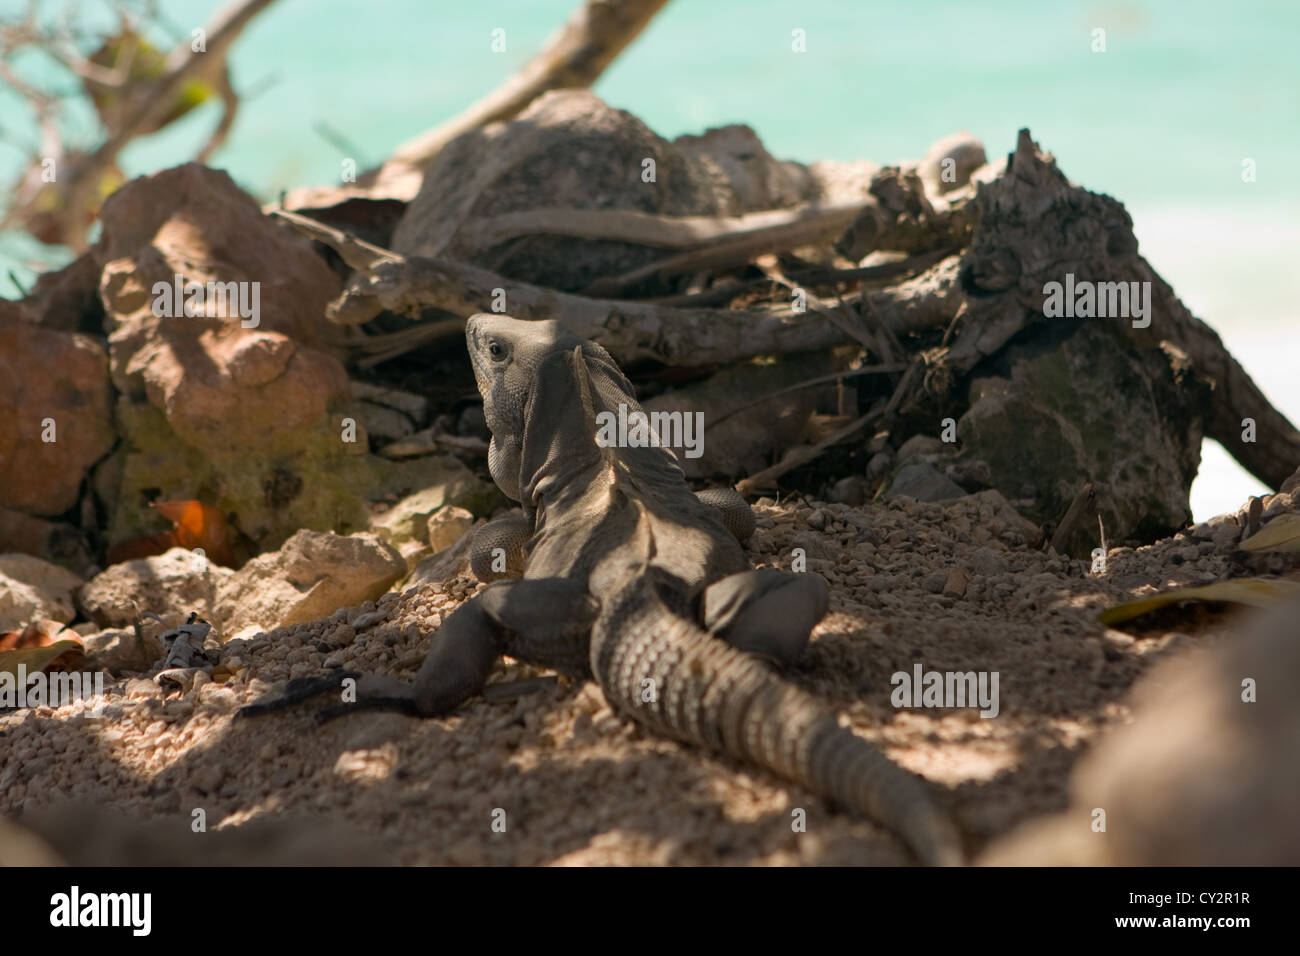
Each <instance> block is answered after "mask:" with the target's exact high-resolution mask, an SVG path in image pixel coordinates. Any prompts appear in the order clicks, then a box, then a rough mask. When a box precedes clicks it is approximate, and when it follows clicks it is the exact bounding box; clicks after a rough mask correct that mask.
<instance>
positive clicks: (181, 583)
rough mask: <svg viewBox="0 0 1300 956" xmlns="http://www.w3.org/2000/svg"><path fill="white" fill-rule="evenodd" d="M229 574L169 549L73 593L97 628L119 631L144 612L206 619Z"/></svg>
mask: <svg viewBox="0 0 1300 956" xmlns="http://www.w3.org/2000/svg"><path fill="white" fill-rule="evenodd" d="M233 573H234V572H233V571H231V570H230V569H229V568H223V567H220V566H219V565H215V564H213V563H212V562H211V561H204V560H200V559H199V558H198V557H197V556H196V555H195V554H194V553H193V552H191V551H187V550H186V549H184V548H171V549H170V550H168V551H167V552H165V553H164V554H159V555H154V556H152V557H148V558H137V559H135V560H134V561H123V562H121V563H120V564H115V565H113V566H112V567H110V568H107V569H106V570H104V571H102V572H101V573H99V574H97V575H96V576H95V577H94V578H93V579H91V580H90V581H89V582H87V583H86V585H85V586H84V587H82V588H81V590H80V591H78V592H77V607H78V608H79V609H80V610H81V612H82V613H83V614H84V615H85V616H86V617H88V618H90V619H91V620H93V621H94V622H95V623H97V624H98V625H100V626H101V627H122V626H124V625H128V624H131V623H132V622H133V621H134V620H135V619H136V616H137V615H141V614H144V613H146V612H149V611H152V612H153V613H154V614H157V615H158V616H159V617H166V616H167V615H168V614H173V615H179V616H180V617H181V618H185V617H187V616H189V614H190V613H191V612H193V613H196V614H198V616H199V617H201V618H205V619H210V615H211V613H212V606H213V603H214V602H215V600H216V596H217V589H218V587H219V586H220V585H221V583H222V582H223V581H225V580H226V579H228V578H229V577H230V576H231V575H232V574H233Z"/></svg>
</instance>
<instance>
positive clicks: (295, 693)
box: [235, 670, 361, 720]
mask: <svg viewBox="0 0 1300 956" xmlns="http://www.w3.org/2000/svg"><path fill="white" fill-rule="evenodd" d="M360 676H361V675H360V674H358V673H357V672H356V671H343V670H339V671H332V672H330V673H329V674H323V675H321V676H319V677H295V678H294V679H293V680H291V681H289V683H288V684H286V685H285V688H284V692H283V693H281V694H279V695H271V696H267V697H263V698H262V699H261V700H256V701H254V702H253V703H251V704H249V705H247V706H246V707H241V708H239V710H237V711H235V719H236V720H238V719H241V718H245V717H261V716H262V715H263V714H271V713H274V712H275V711H277V710H288V709H289V708H290V707H293V706H295V705H296V704H301V703H302V702H303V701H305V700H311V699H312V698H313V697H319V696H320V695H321V694H328V693H331V692H333V693H337V692H338V689H339V685H340V684H342V683H343V681H344V680H346V679H347V678H349V677H351V678H354V679H355V678H358V677H360Z"/></svg>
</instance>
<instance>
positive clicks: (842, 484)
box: [826, 475, 867, 507]
mask: <svg viewBox="0 0 1300 956" xmlns="http://www.w3.org/2000/svg"><path fill="white" fill-rule="evenodd" d="M826 500H827V501H830V502H831V503H832V504H841V505H850V506H853V507H856V506H858V505H860V504H862V502H864V501H866V500H867V483H866V481H865V480H864V479H862V478H859V477H858V476H857V475H850V476H849V477H847V478H841V479H840V480H839V481H837V482H835V484H834V485H832V486H831V490H830V494H828V495H827V497H826Z"/></svg>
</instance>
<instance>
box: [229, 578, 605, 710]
mask: <svg viewBox="0 0 1300 956" xmlns="http://www.w3.org/2000/svg"><path fill="white" fill-rule="evenodd" d="M598 612H599V607H598V605H597V604H596V602H595V601H594V600H593V599H592V598H591V596H590V595H589V594H587V590H586V588H585V587H583V586H582V585H581V584H580V583H578V582H577V581H573V580H570V579H568V578H533V579H527V580H519V581H501V582H498V583H496V584H493V585H490V586H489V587H487V588H484V589H483V590H482V591H480V592H479V593H478V594H477V595H475V596H474V597H473V598H471V599H470V600H468V601H466V602H465V603H464V604H462V605H461V606H460V607H459V608H457V609H456V610H455V611H454V612H452V614H451V615H450V616H449V617H448V618H447V619H446V620H445V621H443V623H442V626H441V627H440V628H438V630H437V632H436V633H435V634H434V635H433V644H432V646H431V647H430V648H429V653H428V654H427V655H426V656H425V658H424V663H423V664H421V666H420V671H419V673H418V674H417V675H416V678H415V682H414V683H413V684H409V683H406V682H405V681H402V680H399V679H397V678H395V677H391V676H389V675H386V674H358V673H354V672H351V671H335V672H334V673H332V674H326V675H323V676H321V677H308V678H301V679H299V680H296V681H291V682H290V684H289V686H288V687H287V688H286V689H285V692H284V693H283V694H282V695H281V696H279V697H275V698H271V699H268V700H262V701H257V702H255V703H253V704H250V705H249V706H247V707H244V708H243V709H242V710H240V711H239V715H240V716H241V717H255V716H260V715H262V714H267V713H273V712H275V711H278V710H284V709H286V708H288V707H291V706H293V705H295V704H299V703H302V702H303V701H305V700H308V699H310V698H312V697H318V696H320V695H322V694H327V693H335V694H336V693H338V692H339V691H340V689H341V687H342V686H343V685H342V682H343V680H344V679H348V678H351V679H353V680H355V681H356V685H355V686H356V692H357V694H356V699H355V701H353V702H351V703H345V704H340V705H337V706H334V707H330V708H327V709H326V710H323V711H321V713H320V714H319V715H318V717H319V719H321V720H332V719H334V718H336V717H343V716H346V715H347V714H350V713H354V712H356V711H357V710H396V711H400V712H402V713H406V714H411V715H412V716H420V717H437V716H440V715H443V714H448V713H451V712H452V711H454V710H455V709H456V708H457V707H459V706H460V705H461V704H463V703H464V702H465V701H466V700H468V699H469V698H471V697H473V696H474V695H475V694H478V693H480V692H481V691H482V690H483V686H484V685H485V684H486V683H487V678H488V675H489V674H490V673H491V672H492V665H493V664H495V663H496V661H497V658H499V657H500V656H501V655H502V654H508V655H510V656H511V657H514V658H516V659H518V660H521V661H525V662H527V663H530V664H537V665H540V666H542V667H551V668H554V669H555V670H558V671H562V672H563V673H566V674H572V675H574V676H579V677H586V676H588V674H589V667H590V665H589V662H588V646H589V640H590V635H591V626H592V624H593V623H595V620H596V616H597V614H598Z"/></svg>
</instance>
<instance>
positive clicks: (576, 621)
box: [242, 314, 962, 864]
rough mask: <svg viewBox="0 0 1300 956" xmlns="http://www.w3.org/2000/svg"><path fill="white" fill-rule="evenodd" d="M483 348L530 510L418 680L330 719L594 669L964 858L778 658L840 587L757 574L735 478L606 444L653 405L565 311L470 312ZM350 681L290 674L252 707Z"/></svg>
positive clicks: (663, 454)
mask: <svg viewBox="0 0 1300 956" xmlns="http://www.w3.org/2000/svg"><path fill="white" fill-rule="evenodd" d="M466 340H467V344H468V346H469V354H470V359H471V361H472V362H473V365H474V375H475V377H476V379H477V380H478V388H479V391H480V392H481V393H482V395H483V411H484V415H485V416H486V418H487V423H488V427H489V428H490V429H491V432H492V443H491V446H490V449H489V454H488V465H489V469H490V471H491V473H492V478H493V480H494V481H495V482H496V483H497V485H498V486H499V487H500V488H501V490H502V491H503V492H504V493H505V494H506V495H507V496H508V497H510V498H511V499H513V500H515V501H518V502H519V503H520V504H521V505H522V511H523V513H522V514H519V513H515V514H512V515H509V516H506V517H504V518H498V519H497V520H495V521H491V522H489V523H488V524H486V525H484V526H483V527H482V528H481V529H480V530H479V532H478V533H477V534H476V535H475V538H474V541H473V545H472V548H471V567H472V569H473V571H474V574H475V575H476V576H477V577H478V578H479V579H480V580H482V581H485V582H492V583H490V584H489V585H488V587H486V588H484V589H483V590H482V591H480V592H479V593H478V594H477V595H476V596H475V597H473V598H472V599H470V600H469V601H467V602H465V604H463V605H462V606H461V607H459V608H458V609H457V610H456V611H455V612H454V613H453V614H451V615H450V616H449V617H448V618H447V619H446V620H445V621H444V622H443V624H442V627H440V628H439V629H438V631H437V633H435V634H434V636H433V642H432V646H431V648H430V650H429V653H428V656H427V657H426V658H425V660H424V663H423V665H422V666H421V668H420V671H419V674H418V676H417V677H416V679H415V683H414V685H410V684H406V683H404V682H401V681H399V680H397V679H395V678H392V677H387V676H381V675H361V676H359V678H358V681H357V691H358V699H357V702H356V703H354V704H348V705H344V706H342V707H339V708H334V709H333V711H331V712H330V713H334V714H339V713H347V712H351V711H353V710H354V709H356V708H358V707H363V706H369V707H392V708H395V709H400V710H403V711H406V712H408V713H412V714H417V715H420V716H425V717H433V716H438V715H442V714H447V713H450V712H451V711H453V710H455V709H456V708H457V707H458V706H460V705H461V704H462V703H464V702H465V701H466V700H467V699H469V698H470V697H472V696H474V695H476V694H479V693H481V692H482V691H483V689H484V686H485V684H486V682H487V678H488V675H489V673H490V672H491V670H492V667H493V665H494V663H495V662H496V661H497V659H498V658H500V657H501V656H502V655H503V654H505V655H509V656H510V657H513V658H516V659H518V660H521V661H526V662H528V663H531V664H535V665H539V666H544V667H548V668H552V669H554V670H557V671H560V672H562V673H565V674H569V675H572V676H575V677H579V678H584V679H591V678H594V679H595V680H596V682H597V683H598V684H599V685H600V688H601V690H602V691H603V692H604V695H605V698H606V700H607V701H608V702H609V704H610V706H611V707H613V708H614V710H615V711H617V712H618V713H620V714H622V715H625V716H627V717H630V718H632V719H634V720H636V721H639V722H640V723H642V724H644V725H646V726H647V727H650V728H652V729H653V730H655V731H657V732H658V733H661V734H664V735H666V736H669V737H672V738H675V739H677V740H681V741H685V742H688V743H692V744H696V745H698V746H702V747H708V748H710V749H712V750H714V751H717V752H720V753H725V754H728V755H730V756H731V757H734V758H737V759H740V760H742V761H745V762H748V763H750V764H755V765H757V766H760V767H763V768H766V769H767V770H769V771H772V772H774V773H776V774H779V775H780V776H782V777H784V778H785V779H787V780H791V781H793V782H795V783H798V784H800V785H802V786H805V787H807V788H808V789H810V790H813V791H815V792H817V793H820V794H822V795H824V796H826V797H828V798H830V799H831V800H832V801H834V802H835V803H837V804H840V805H842V806H844V807H848V808H851V809H853V810H857V811H859V812H861V813H864V814H866V815H867V816H869V817H871V818H872V819H874V820H876V821H877V822H879V823H881V824H883V825H885V826H886V827H888V828H889V829H891V830H893V831H894V832H895V833H897V834H898V835H899V836H900V837H902V839H903V840H904V841H905V842H906V844H907V845H908V846H909V847H910V848H911V850H912V851H913V853H915V855H916V857H917V859H919V860H920V861H922V862H924V863H930V864H956V863H960V862H961V860H962V854H961V849H960V842H959V839H958V836H957V832H956V830H955V828H954V827H953V825H952V823H951V822H950V820H949V819H948V817H947V816H946V815H945V814H943V813H942V812H940V811H939V810H938V809H936V807H935V805H934V803H933V801H932V799H931V797H930V795H929V793H928V792H927V786H926V784H925V783H924V782H923V781H922V780H921V779H920V778H919V777H916V776H914V775H913V774H911V773H909V772H908V771H906V770H904V769H903V768H901V767H899V766H898V765H897V764H895V763H893V762H892V761H890V760H889V758H888V757H886V756H885V755H884V754H883V753H882V752H881V751H879V750H878V749H876V748H875V747H873V746H872V745H871V744H869V743H868V742H867V741H865V740H863V739H862V738H860V737H858V736H856V735H855V734H853V733H852V732H851V731H850V730H848V729H846V728H844V727H841V726H840V725H839V722H838V720H837V719H836V715H835V714H834V713H833V712H832V711H831V710H829V709H828V708H827V707H826V706H824V704H822V703H821V702H820V701H818V700H817V699H816V698H815V697H813V696H812V695H810V694H808V693H806V692H804V691H802V690H800V689H799V688H797V687H795V686H794V685H793V684H791V683H789V682H788V681H786V680H784V679H783V678H781V677H780V676H779V674H778V673H777V670H776V669H775V667H780V666H783V665H787V664H789V663H791V662H792V661H793V660H794V659H795V658H796V657H797V656H798V655H799V654H800V653H801V652H802V651H803V649H804V648H805V647H806V645H807V643H808V639H809V636H810V634H811V632H812V629H813V628H814V627H815V626H816V624H817V622H818V621H819V620H821V618H822V617H823V616H824V615H825V613H826V610H827V586H826V582H825V580H824V579H822V577H821V576H820V575H817V574H815V573H811V572H805V573H794V572H788V571H781V570H777V569H773V568H764V569H759V570H755V569H752V568H751V567H750V564H749V561H748V559H747V558H746V556H745V553H744V551H743V549H742V548H741V543H742V542H743V541H744V540H746V539H747V538H748V537H749V536H750V534H752V532H753V530H754V518H753V515H752V513H751V512H750V509H749V506H748V505H747V504H746V503H745V501H744V499H742V498H741V497H740V495H738V494H737V493H736V492H735V491H733V490H731V489H713V490H709V491H703V492H700V493H699V494H696V493H694V492H692V491H691V489H690V487H689V486H688V485H687V483H686V480H685V478H684V477H683V475H682V472H681V469H680V468H679V467H678V465H677V460H676V458H675V456H674V455H673V454H672V452H671V451H669V450H668V449H667V448H663V447H657V446H654V445H650V446H647V447H604V446H603V444H602V443H600V442H598V441H597V439H596V436H597V432H598V428H597V416H598V415H600V413H602V412H610V413H613V414H614V415H615V416H617V415H618V412H619V406H620V404H622V405H625V406H626V408H627V412H628V413H629V414H630V413H631V412H634V411H640V405H638V404H637V402H636V399H635V397H634V395H633V390H632V386H631V384H630V383H629V382H628V380H627V379H626V378H625V377H624V376H623V373H622V372H621V371H620V370H619V368H618V366H617V365H616V364H615V363H614V360H613V359H612V358H611V357H610V355H609V353H608V352H606V351H605V350H604V349H603V348H601V347H600V346H599V345H596V344H594V343H592V342H588V341H586V340H584V339H582V338H580V337H578V336H577V335H576V334H574V333H573V332H571V331H570V330H569V329H567V328H565V327H564V326H563V325H561V324H560V323H559V322H555V321H522V320H519V319H514V318H511V317H510V316H506V315H488V314H479V315H475V316H472V317H471V318H470V319H469V322H468V324H467V326H466ZM773 665H775V667H774V666H773ZM339 680H340V675H339V674H334V675H329V676H327V677H324V678H308V679H302V680H299V681H294V682H291V683H290V686H289V688H288V690H287V691H286V693H285V694H284V695H283V696H281V697H279V698H277V699H275V700H271V701H267V702H259V703H257V704H254V705H252V706H250V707H248V708H245V709H244V711H243V712H242V713H243V714H245V715H253V714H258V713H265V712H268V711H271V710H278V709H280V708H281V707H284V706H288V705H289V704H293V703H296V702H298V701H301V700H302V699H304V698H305V697H307V696H311V695H312V694H314V693H319V692H321V691H323V690H326V689H329V690H337V688H338V687H339Z"/></svg>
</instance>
